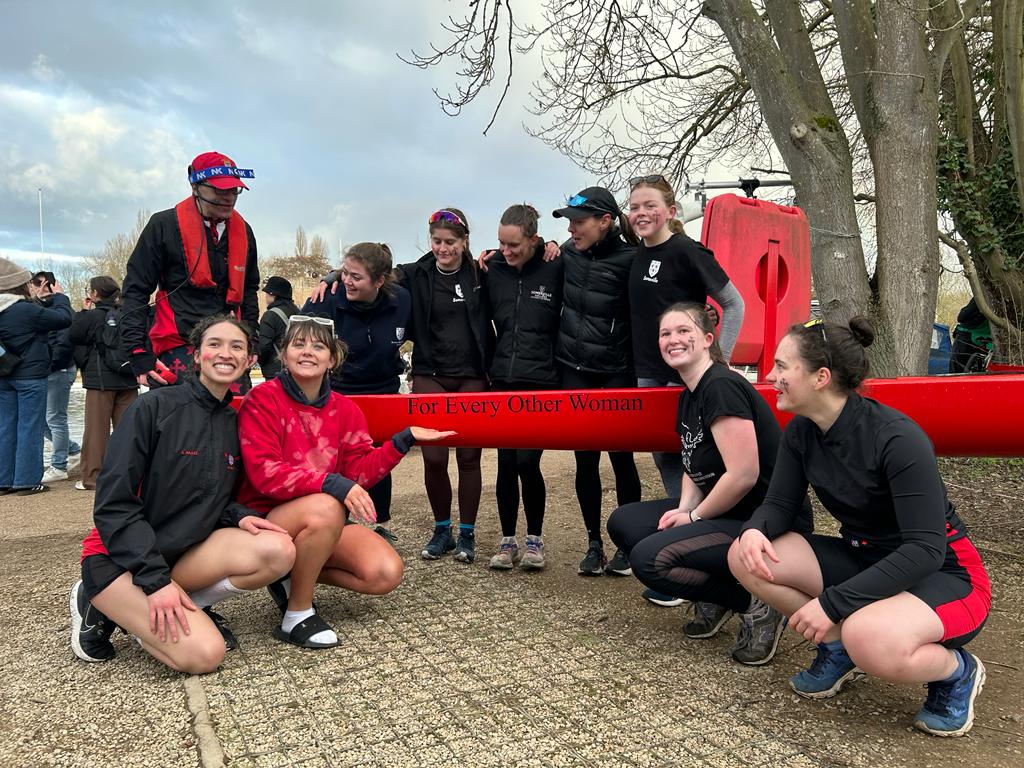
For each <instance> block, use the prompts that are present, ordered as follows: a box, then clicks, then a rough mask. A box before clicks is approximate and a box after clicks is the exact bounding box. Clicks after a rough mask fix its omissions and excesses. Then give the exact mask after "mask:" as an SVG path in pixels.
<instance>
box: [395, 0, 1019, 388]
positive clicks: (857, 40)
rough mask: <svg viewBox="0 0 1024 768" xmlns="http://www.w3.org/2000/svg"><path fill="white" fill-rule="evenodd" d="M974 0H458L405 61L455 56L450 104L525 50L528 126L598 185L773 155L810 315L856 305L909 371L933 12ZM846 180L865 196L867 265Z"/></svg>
mask: <svg viewBox="0 0 1024 768" xmlns="http://www.w3.org/2000/svg"><path fill="white" fill-rule="evenodd" d="M1008 2H1012V3H1013V4H1014V5H1015V6H1016V5H1018V4H1019V0H1008ZM978 4H979V3H978V2H976V1H975V0H967V1H966V2H963V3H958V2H955V0H945V2H939V3H938V4H935V5H932V4H930V3H928V2H926V1H925V0H878V2H871V1H870V0H846V1H845V2H843V3H832V2H829V1H828V0H820V1H817V0H803V1H802V2H801V0H758V2H756V3H755V2H753V1H752V0H704V2H699V1H698V0H631V1H630V2H613V3H605V2H598V1H596V0H595V1H593V2H587V1H585V0H584V1H576V2H572V1H570V0H547V2H545V3H544V23H543V24H542V25H540V26H539V27H536V28H535V27H528V26H521V25H520V24H519V23H518V22H517V20H516V19H515V17H514V16H513V11H514V10H515V9H514V7H513V3H512V2H511V0H489V1H484V0H475V1H473V2H470V3H469V12H468V14H467V15H466V17H465V18H462V19H460V20H456V19H454V18H450V19H449V20H448V22H447V23H446V24H445V25H444V26H445V29H447V30H448V31H449V32H450V33H451V34H453V35H454V39H455V42H453V43H452V44H451V45H449V46H447V47H445V48H434V49H433V52H432V53H431V54H429V55H425V56H419V57H416V58H415V59H413V60H412V61H413V63H416V64H417V65H419V66H430V65H432V64H435V63H438V62H439V61H440V60H442V59H443V58H446V57H455V58H458V59H460V61H461V63H462V65H463V67H462V70H461V72H460V75H461V78H462V79H461V80H460V81H459V84H458V86H457V90H456V92H455V93H454V94H448V95H446V96H441V99H442V104H443V105H444V106H445V108H446V110H447V111H449V112H452V113H457V112H458V110H459V109H461V107H462V106H464V105H465V104H467V103H469V101H471V100H473V99H474V98H477V97H478V96H479V95H480V94H481V93H482V92H483V91H484V89H485V88H486V87H487V86H488V85H489V84H490V83H491V82H492V80H493V79H494V75H495V68H496V66H498V65H499V64H501V65H502V66H507V67H508V68H509V70H508V76H507V77H506V78H504V82H505V91H504V92H503V94H502V98H504V93H505V92H507V89H508V83H509V82H510V78H511V67H512V63H513V61H514V57H515V54H517V53H526V52H528V51H530V50H533V49H535V48H539V49H540V50H541V52H542V55H543V62H544V71H543V75H542V76H541V77H540V78H539V79H538V81H537V82H536V83H535V88H534V96H533V103H532V108H533V110H534V112H536V113H537V114H540V115H543V116H544V118H545V120H546V121H547V124H546V125H545V126H544V127H542V128H540V129H538V130H535V133H536V134H537V135H538V136H540V137H541V138H542V139H544V140H545V141H546V142H548V143H549V144H551V145H552V146H554V147H556V148H558V149H559V150H560V151H562V152H564V153H565V154H566V155H568V156H569V157H571V158H572V159H573V160H575V161H576V162H577V163H578V164H580V165H581V166H582V167H584V168H587V169H588V170H591V171H594V172H596V173H598V174H599V175H600V176H601V177H602V179H603V180H605V182H606V183H608V184H609V185H610V186H612V187H614V188H618V187H621V183H622V181H623V180H624V179H625V178H628V176H629V175H633V174H634V173H636V172H637V171H641V170H644V171H648V172H649V170H650V169H659V170H661V169H665V170H668V171H669V173H670V175H673V176H674V177H675V179H676V180H677V181H678V180H679V179H680V178H682V176H683V174H684V173H685V172H686V171H687V170H690V169H691V168H694V167H700V166H701V165H706V163H707V162H709V161H710V160H711V159H724V160H732V161H733V162H736V161H737V160H739V159H741V158H744V159H745V161H746V162H748V163H749V162H751V161H755V162H759V163H764V162H765V161H766V160H767V161H769V162H770V161H771V158H772V157H780V158H781V160H782V162H783V163H784V164H785V167H786V168H787V169H788V171H789V173H790V174H791V176H792V178H793V181H794V186H795V189H796V194H797V201H798V203H799V204H800V205H801V207H803V209H804V210H805V212H806V213H807V215H808V219H809V221H810V224H811V241H812V249H813V267H812V271H813V278H814V282H815V288H816V291H817V293H818V296H819V299H820V300H821V302H822V308H823V311H824V313H825V315H826V317H828V318H829V319H833V320H845V319H847V318H848V317H850V316H851V315H852V314H855V313H868V314H871V315H873V316H874V317H875V318H876V320H877V321H878V330H879V337H878V342H877V347H876V349H875V352H874V357H873V362H874V364H875V370H876V371H878V372H879V373H917V372H922V371H923V370H924V369H925V367H926V364H927V354H928V341H929V338H930V326H931V323H932V320H933V319H934V313H935V300H936V298H935V297H936V290H937V286H938V275H939V259H938V242H937V237H938V233H937V228H936V210H937V201H936V172H935V152H936V147H937V140H938V131H937V130H936V125H937V116H938V83H939V82H940V77H941V74H942V72H943V71H944V67H945V57H946V54H947V53H948V50H949V46H950V44H951V41H952V40H955V39H956V38H957V36H958V35H962V34H963V27H962V25H961V26H959V27H957V26H955V25H951V24H949V23H947V22H948V18H947V17H948V16H950V15H953V16H956V18H960V19H970V18H971V17H972V16H973V14H974V13H975V11H976V9H977V6H978ZM517 7H518V8H520V9H521V6H517ZM1011 26H1012V25H1011ZM1018 31H1019V25H1018ZM1017 50H1019V48H1018V49H1017ZM504 62H507V63H504ZM499 105H500V100H499ZM764 128H766V129H767V131H768V135H770V137H771V142H770V144H769V142H768V141H767V137H766V135H765V132H764V130H763V129H764ZM859 151H863V153H864V154H863V160H864V162H863V164H861V165H857V164H856V159H857V158H859V157H860V154H859ZM859 185H862V186H859ZM862 192H866V193H867V194H866V195H865V196H864V198H865V199H868V200H871V201H873V202H874V203H875V207H874V224H875V228H876V232H877V249H878V252H877V256H876V258H875V262H874V274H873V275H869V273H868V269H867V267H866V266H865V258H864V255H865V254H864V245H863V243H862V240H861V235H860V231H861V230H860V226H859V223H858V215H857V211H856V209H855V197H856V195H857V194H858V193H862Z"/></svg>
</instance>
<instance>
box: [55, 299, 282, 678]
mask: <svg viewBox="0 0 1024 768" xmlns="http://www.w3.org/2000/svg"><path fill="white" fill-rule="evenodd" d="M189 342H190V345H191V346H192V347H193V348H194V350H195V352H194V356H193V358H194V363H195V366H196V371H197V375H196V376H194V377H190V378H189V379H188V382H187V383H186V384H185V386H181V387H167V388H161V389H156V390H153V391H151V392H148V393H147V394H145V395H143V396H142V397H140V398H139V399H138V400H136V401H135V402H134V403H133V404H132V405H131V406H130V407H129V408H128V410H127V411H126V412H125V414H124V416H123V418H122V419H121V422H120V423H119V424H118V426H117V428H116V429H115V430H114V433H113V435H112V436H111V438H110V442H109V444H108V447H107V452H106V457H105V459H104V462H103V468H102V470H101V471H100V474H99V477H98V478H97V481H96V501H95V506H94V509H93V518H94V520H95V523H96V527H95V528H94V529H93V530H92V532H91V533H90V534H89V535H88V536H87V537H86V538H85V540H84V541H83V542H82V578H81V580H79V581H77V582H76V583H75V585H74V586H73V587H72V589H71V596H70V609H71V646H72V648H73V649H74V652H75V655H76V656H78V658H80V659H82V660H83V661H108V660H109V659H111V658H113V656H114V647H113V644H112V643H111V641H110V636H111V634H112V633H113V630H114V629H115V627H118V626H119V627H122V628H123V629H124V630H125V631H126V632H128V633H129V634H131V635H133V636H134V637H135V638H137V640H138V641H139V642H140V643H141V645H142V647H143V649H145V650H146V651H147V652H148V653H149V654H150V655H152V656H153V657H155V658H156V659H158V660H159V661H161V662H163V663H164V664H166V665H167V666H169V667H170V668H171V669H175V670H178V671H180V672H188V673H192V674H201V673H204V672H211V671H213V670H214V669H216V668H217V667H218V666H219V664H220V662H221V660H222V659H223V658H224V652H225V650H230V649H231V648H234V647H236V646H237V642H236V640H235V638H234V635H233V634H232V633H231V630H230V629H228V628H227V625H226V624H225V623H224V620H223V618H222V617H221V616H219V615H218V614H216V613H214V612H213V611H211V610H209V607H210V606H211V605H214V604H215V603H217V602H219V601H221V600H224V599H227V598H229V597H233V596H235V595H238V594H241V593H243V592H247V591H250V590H254V589H259V588H260V587H263V586H266V585H267V584H269V583H271V582H273V581H275V580H276V579H279V578H280V577H281V576H282V575H283V574H285V573H287V572H288V570H289V569H290V568H291V566H292V562H293V560H294V557H295V547H294V546H293V544H292V542H291V540H290V539H289V537H288V535H287V533H286V532H285V531H284V529H282V528H280V527H279V526H277V525H275V524H273V523H270V522H267V521H266V520H264V519H263V518H261V517H259V516H258V515H251V514H247V512H248V510H245V509H244V508H242V507H240V506H239V505H237V504H232V503H231V494H232V491H233V489H234V486H235V484H236V482H237V480H238V478H239V475H240V474H241V467H242V464H241V456H240V450H239V444H238V429H237V417H236V415H235V411H234V409H233V408H231V406H230V405H229V403H230V401H231V398H232V394H231V392H230V391H229V389H228V387H229V386H230V385H231V384H233V383H234V382H235V381H237V380H238V379H240V378H241V377H242V376H243V375H244V374H245V372H246V371H247V370H248V368H249V366H250V365H251V364H252V362H253V360H254V357H253V355H252V350H251V337H250V333H249V330H248V328H247V327H246V326H245V325H244V324H242V323H241V322H239V321H237V320H235V319H234V318H229V317H226V316H217V317H211V318H207V319H205V320H202V321H200V322H199V323H198V324H197V325H196V326H195V328H194V329H193V331H192V335H191V337H190V340H189Z"/></svg>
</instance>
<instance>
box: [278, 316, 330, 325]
mask: <svg viewBox="0 0 1024 768" xmlns="http://www.w3.org/2000/svg"><path fill="white" fill-rule="evenodd" d="M292 323H316V324H317V325H329V326H331V327H332V328H333V327H334V321H333V320H331V318H329V317H318V316H316V315H292V316H291V317H289V318H288V324H289V325H291V324H292Z"/></svg>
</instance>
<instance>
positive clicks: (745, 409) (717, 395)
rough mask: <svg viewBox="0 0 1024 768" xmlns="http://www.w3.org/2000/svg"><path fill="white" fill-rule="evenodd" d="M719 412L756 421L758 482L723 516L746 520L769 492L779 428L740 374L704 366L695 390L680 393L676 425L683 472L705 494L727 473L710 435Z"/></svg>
mask: <svg viewBox="0 0 1024 768" xmlns="http://www.w3.org/2000/svg"><path fill="white" fill-rule="evenodd" d="M723 416H736V417H738V418H741V419H746V420H747V421H752V422H753V423H754V434H755V436H756V438H757V457H758V464H759V465H760V469H761V471H760V472H759V473H758V477H757V483H755V485H754V487H753V488H751V489H750V490H749V491H748V492H747V494H746V495H745V496H744V497H743V498H742V499H740V500H739V502H737V504H736V506H734V507H733V508H732V509H731V510H729V511H728V512H726V513H724V514H723V515H721V517H723V518H730V519H733V520H746V519H747V518H749V517H750V515H751V513H752V512H753V511H754V510H755V509H757V507H758V506H759V505H760V504H761V502H762V501H763V499H764V495H765V492H766V491H767V490H768V482H769V480H771V476H772V469H773V468H774V466H775V454H776V453H777V452H778V449H779V437H780V436H781V435H782V430H781V429H779V423H778V422H777V421H776V420H775V417H774V416H773V415H772V411H771V409H770V408H769V407H768V404H767V403H766V402H765V401H764V398H763V397H761V396H760V395H759V394H758V393H757V390H756V389H754V387H753V386H752V385H751V384H750V382H748V381H747V380H746V379H745V378H744V377H743V376H741V375H740V374H738V373H736V372H735V371H733V370H730V369H729V368H727V367H726V366H724V365H721V364H719V363H715V364H714V365H712V366H711V367H710V368H708V370H707V371H706V372H705V373H704V375H703V376H701V378H700V381H699V382H698V383H697V388H696V389H694V390H693V392H690V391H689V390H688V389H684V390H683V392H682V394H680V396H679V412H678V418H677V426H676V431H677V432H678V433H679V438H680V444H681V446H682V451H683V470H684V471H685V472H686V474H687V475H689V477H690V479H691V480H692V481H693V482H694V484H695V485H696V486H697V487H698V488H700V490H701V492H702V493H703V494H704V496H705V497H706V496H707V495H708V494H709V493H711V489H712V488H714V487H715V484H716V483H717V482H718V480H719V478H720V477H721V476H722V474H723V473H724V472H725V462H724V461H722V454H720V453H719V452H718V446H716V445H715V440H714V437H713V436H712V434H711V424H712V423H713V422H714V421H715V419H718V418H720V417H723Z"/></svg>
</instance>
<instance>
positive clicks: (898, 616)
mask: <svg viewBox="0 0 1024 768" xmlns="http://www.w3.org/2000/svg"><path fill="white" fill-rule="evenodd" d="M873 339H874V330H873V329H872V327H871V323H870V322H869V321H868V320H867V319H866V318H853V319H852V320H851V321H850V324H849V327H847V326H841V325H836V324H834V323H822V322H821V321H813V322H810V323H807V324H805V325H802V326H800V325H798V326H794V327H793V328H791V329H790V330H789V332H788V333H787V335H786V336H785V337H783V339H782V341H781V342H779V346H778V349H777V350H776V352H775V367H774V368H773V369H772V372H771V374H770V375H769V376H768V381H769V383H771V384H772V385H773V386H774V387H775V390H776V391H777V392H778V408H779V410H781V411H789V412H791V413H794V414H796V417H795V418H794V419H793V420H792V421H791V422H790V423H789V424H788V425H787V427H786V431H785V432H784V433H783V436H782V445H781V447H780V449H779V457H778V460H777V461H776V464H775V473H774V474H773V475H772V480H771V485H770V486H769V488H768V493H767V495H766V496H765V500H764V503H763V504H762V505H761V507H760V508H758V510H757V511H756V512H755V513H754V514H753V516H752V517H751V519H750V521H749V522H748V523H747V524H746V525H745V526H744V530H743V532H742V534H741V535H740V538H739V539H737V541H736V542H735V544H733V546H732V548H731V550H730V551H729V566H730V568H731V569H732V572H733V574H735V576H736V578H738V579H739V580H740V582H741V583H742V584H743V585H744V586H746V588H747V589H749V590H750V591H751V592H752V593H753V594H755V595H757V596H758V597H759V598H761V599H762V600H764V601H765V602H766V603H768V604H769V605H772V606H774V607H775V608H776V609H778V610H780V611H782V612H783V613H785V614H787V615H789V616H790V620H789V623H790V626H791V627H792V628H793V629H794V630H795V631H796V632H798V633H799V634H801V635H803V636H804V637H805V638H807V639H808V640H810V641H811V642H812V643H816V644H817V656H816V657H815V659H814V662H813V663H812V664H811V666H810V667H809V668H808V669H806V670H804V671H803V672H800V673H799V674H796V675H793V677H791V678H790V685H791V686H792V687H793V690H795V691H796V692H797V693H798V694H800V695H801V696H805V697H808V698H817V699H820V698H826V697H829V696H834V695H835V694H836V693H838V692H839V689H840V688H841V687H842V686H843V685H844V684H845V683H847V682H848V681H851V680H854V679H856V678H858V677H861V676H863V673H864V672H866V673H868V674H870V675H874V676H876V677H880V678H882V679H883V680H888V681H891V682H903V683H927V684H928V697H927V699H926V701H925V703H924V706H923V707H922V708H921V710H920V711H919V712H918V713H917V716H916V717H915V718H914V726H915V727H916V728H918V729H919V730H922V731H926V732H927V733H931V734H935V735H936V736H960V735H962V734H964V733H967V732H968V731H969V730H970V729H971V725H972V723H973V722H974V699H975V697H976V696H977V695H978V693H979V692H980V691H981V688H982V685H983V684H984V682H985V666H984V665H983V664H982V663H981V660H980V659H979V658H978V657H977V656H975V655H974V654H971V653H968V652H967V651H966V650H964V648H963V646H964V645H966V644H967V643H968V642H969V641H970V640H971V639H973V638H974V637H975V636H976V635H977V634H978V632H980V631H981V628H982V626H983V625H984V623H985V619H986V618H987V616H988V611H989V606H990V603H991V594H992V593H991V587H990V584H989V579H988V575H987V574H986V572H985V567H984V565H983V564H982V562H981V558H980V557H979V555H978V552H977V550H976V549H975V548H974V545H973V544H971V542H970V540H969V539H968V538H967V532H966V529H965V527H964V524H963V521H961V520H960V517H959V516H958V515H957V513H956V510H955V509H954V508H953V505H952V504H950V502H949V499H948V498H947V497H946V489H945V486H944V485H943V483H942V479H941V478H940V477H939V471H938V466H937V465H936V462H935V454H934V451H933V449H932V446H931V443H930V442H929V440H928V437H927V435H925V433H924V432H923V431H922V430H921V428H920V427H919V426H918V425H917V424H915V423H914V422H913V421H911V420H910V419H909V418H908V417H907V416H905V415H904V414H902V413H900V412H899V411H896V410H893V409H892V408H889V407H888V406H885V405H882V404H881V403H878V402H875V401H874V400H869V399H868V398H866V397H862V396H860V395H858V394H857V392H856V390H857V388H858V387H859V386H860V384H861V382H862V381H863V380H864V377H865V376H866V375H867V370H868V359H867V353H866V351H865V349H864V347H867V346H868V345H869V344H871V342H872V340H873ZM808 483H810V485H811V486H812V487H813V488H814V490H815V492H816V493H817V495H818V498H819V499H820V500H821V503H822V504H823V505H824V507H825V509H827V510H828V511H829V513H831V514H832V516H833V517H835V518H836V519H837V520H838V521H839V523H840V529H839V532H840V536H839V537H831V536H819V535H810V536H808V535H803V534H800V533H794V532H791V525H790V519H791V516H792V514H793V512H794V510H795V509H796V504H797V500H798V499H799V498H801V497H802V496H803V495H804V493H805V492H806V490H807V485H808Z"/></svg>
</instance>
